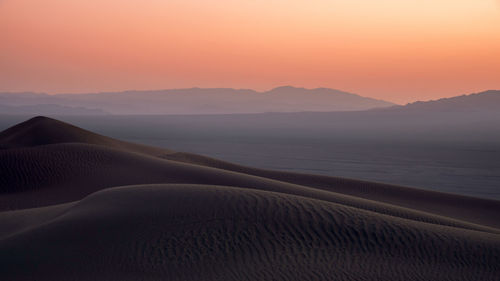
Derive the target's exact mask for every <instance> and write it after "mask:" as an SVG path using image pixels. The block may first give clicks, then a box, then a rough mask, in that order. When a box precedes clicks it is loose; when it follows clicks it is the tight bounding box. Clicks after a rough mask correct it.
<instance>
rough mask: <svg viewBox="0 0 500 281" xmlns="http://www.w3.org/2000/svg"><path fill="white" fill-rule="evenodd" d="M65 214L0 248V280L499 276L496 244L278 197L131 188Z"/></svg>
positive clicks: (213, 189) (0, 241)
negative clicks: (0, 277) (34, 277)
mask: <svg viewBox="0 0 500 281" xmlns="http://www.w3.org/2000/svg"><path fill="white" fill-rule="evenodd" d="M61 209H64V212H62V213H60V214H55V215H53V216H47V218H46V219H45V221H44V222H43V223H41V224H39V225H34V226H33V227H31V228H29V227H27V228H25V229H24V230H22V231H18V232H15V233H11V234H10V235H7V236H6V237H3V238H0V274H1V276H2V277H3V278H7V280H32V278H33V276H36V280H55V279H57V280H454V281H456V280H498V279H497V278H498V273H499V272H500V240H499V239H498V235H494V234H487V233H482V232H476V231H470V230H463V229H460V230H458V229H456V228H451V227H445V226H437V225H432V224H426V223H419V222H412V221H408V220H402V219H398V218H394V217H391V216H385V215H380V214H375V213H372V212H366V211H363V210H359V209H355V208H350V207H346V206H343V205H339V204H334V203H329V202H325V201H320V200H314V199H308V198H304V197H297V196H293V195H286V194H281V193H274V192H266V191H257V190H249V189H241V188H229V187H217V186H196V185H156V186H133V187H122V188H112V189H107V190H105V191H101V192H98V193H95V194H93V195H91V196H89V197H87V198H85V199H83V200H82V201H81V202H78V203H76V204H73V205H69V206H63V207H61ZM45 211H46V212H52V211H51V210H45ZM23 212H25V211H17V212H14V213H15V214H11V216H14V217H15V216H16V215H19V216H25V217H29V214H27V215H26V214H23ZM42 212H43V211H42ZM59 212H61V210H59ZM9 213H10V212H9ZM3 215H5V213H0V223H1V222H2V220H1V218H2V216H3Z"/></svg>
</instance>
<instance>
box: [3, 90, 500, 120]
mask: <svg viewBox="0 0 500 281" xmlns="http://www.w3.org/2000/svg"><path fill="white" fill-rule="evenodd" d="M367 110H368V111H372V110H375V111H385V112H407V113H430V112H442V113H445V112H492V113H495V112H500V91H497V90H490V91H485V92H481V93H474V94H470V95H463V96H457V97H452V98H443V99H439V100H432V101H425V102H422V101H419V102H414V103H410V104H407V105H395V104H393V103H390V102H386V101H382V100H376V99H372V98H367V97H362V96H359V95H356V94H352V93H347V92H343V91H339V90H334V89H328V88H317V89H305V88H296V87H291V86H284V87H278V88H275V89H272V90H270V91H267V92H257V91H254V90H247V89H230V88H219V89H217V88H213V89H202V88H191V89H172V90H159V91H125V92H106V93H91V94H57V95H48V94H43V93H30V92H25V93H0V114H9V115H12V114H18V115H26V114H28V115H29V114H32V115H102V114H115V115H163V114H167V115H170V114H172V115H176V114H186V115H193V114H195V115H196V114H241V113H245V114H252V113H294V112H344V111H367Z"/></svg>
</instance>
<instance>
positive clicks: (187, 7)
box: [0, 0, 500, 103]
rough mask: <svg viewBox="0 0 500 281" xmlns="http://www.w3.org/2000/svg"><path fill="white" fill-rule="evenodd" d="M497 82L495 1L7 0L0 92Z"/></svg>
mask: <svg viewBox="0 0 500 281" xmlns="http://www.w3.org/2000/svg"><path fill="white" fill-rule="evenodd" d="M281 85H294V86H301V87H308V88H314V87H331V88H337V89H341V90H346V91H350V92H355V93H358V94H361V95H364V96H369V97H375V98H380V99H385V100H389V101H393V102H397V103H406V102H410V101H415V100H428V99H436V98H440V97H449V96H455V95H460V94H464V93H471V92H478V91H482V90H486V89H500V1H498V0H418V1H417V0H380V1H375V0H349V1H347V0H346V1H340V0H253V1H249V0H245V1H243V0H240V1H237V0H221V1H207V0H170V1H162V0H120V1H119V0H85V1H83V0H72V1H68V0H44V1H41V0H0V91H37V92H49V93H68V92H69V93H73V92H74V93H78V92H96V91H115V90H129V89H165V88H184V87H194V86H197V87H233V88H252V89H256V90H267V89H270V88H273V87H276V86H281Z"/></svg>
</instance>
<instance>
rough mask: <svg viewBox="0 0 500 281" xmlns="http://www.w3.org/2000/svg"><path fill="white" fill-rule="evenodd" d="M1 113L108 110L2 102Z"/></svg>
mask: <svg viewBox="0 0 500 281" xmlns="http://www.w3.org/2000/svg"><path fill="white" fill-rule="evenodd" d="M0 114H27V115H38V114H44V115H102V114H106V112H104V111H103V110H101V109H90V108H85V107H73V106H64V105H58V104H35V105H18V106H12V105H3V104H0Z"/></svg>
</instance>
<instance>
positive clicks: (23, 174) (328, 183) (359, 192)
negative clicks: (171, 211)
mask: <svg viewBox="0 0 500 281" xmlns="http://www.w3.org/2000/svg"><path fill="white" fill-rule="evenodd" d="M65 143H78V144H82V145H84V144H87V145H88V144H92V145H95V149H96V151H92V149H94V148H92V149H90V148H87V149H86V151H85V152H82V151H81V147H80V148H77V147H75V148H68V147H65V148H63V147H59V148H55V147H51V148H46V147H45V146H47V145H59V144H65ZM97 146H100V148H98V147H97ZM0 147H3V148H7V149H3V150H2V149H0V160H1V161H0V166H2V169H3V173H0V192H1V193H6V192H7V193H11V194H9V195H6V196H1V197H0V201H1V202H0V210H5V209H12V208H25V207H37V206H44V205H47V204H53V203H62V202H67V201H64V200H79V199H81V198H82V197H83V196H85V195H88V194H89V193H91V192H94V191H97V190H99V189H101V188H106V187H111V186H116V185H127V184H141V183H146V184H147V183H162V182H163V183H172V182H174V183H175V182H178V181H173V177H172V174H175V173H176V170H175V169H173V170H168V169H165V168H164V167H163V168H159V167H158V165H159V166H162V165H164V164H158V163H159V162H156V164H151V163H150V162H151V160H148V161H147V162H148V163H149V164H145V165H142V167H138V166H139V165H138V163H143V162H144V159H143V157H140V156H134V157H129V156H127V157H125V158H123V157H114V156H113V157H111V158H109V157H108V156H109V155H108V153H107V152H106V153H102V152H103V147H104V148H109V149H112V150H113V149H114V150H121V151H122V152H123V153H125V154H130V153H139V154H143V155H144V156H158V157H160V158H163V159H168V160H172V161H177V162H183V163H189V164H195V165H199V166H205V167H212V168H217V169H219V170H220V169H222V170H227V171H230V172H237V173H239V174H243V175H251V176H257V177H261V178H268V179H271V180H278V181H282V182H286V183H291V184H296V185H302V186H307V187H313V188H318V189H323V190H326V191H333V192H336V193H342V194H346V195H350V196H356V197H360V198H364V199H368V200H374V201H380V202H384V203H387V204H392V205H397V206H401V207H404V208H410V209H416V210H420V211H424V212H429V213H435V214H439V215H443V216H448V217H454V218H459V219H463V220H466V221H470V222H474V223H479V224H485V225H490V226H495V227H500V222H499V221H498V220H494V219H492V217H494V214H497V213H500V202H498V201H494V200H486V199H479V198H472V197H467V196H460V195H454V194H445V193H440V192H432V191H426V190H420V189H414V188H407V187H401V186H394V185H388V184H378V183H372V182H366V181H359V180H352V179H345V178H336V177H328V176H319V175H308V174H300V173H290V172H281V171H270V170H262V169H257V168H251V167H245V166H240V165H236V164H232V163H227V162H224V161H220V160H217V159H212V158H209V157H205V156H201V155H195V154H190V153H179V152H172V151H169V150H165V149H161V148H154V147H149V146H143V145H138V144H133V143H128V142H123V141H119V140H115V139H112V138H108V137H105V136H101V135H98V134H95V133H92V132H89V131H86V130H84V129H81V128H78V127H75V126H72V125H70V124H67V123H64V122H60V121H57V120H54V119H51V118H47V117H35V118H32V119H30V120H28V121H26V122H23V123H21V124H18V125H16V126H13V127H11V128H9V129H7V130H5V131H4V132H2V133H0ZM30 147H31V148H33V149H29V148H30ZM74 149H75V151H72V150H74ZM79 149H80V150H79ZM113 153H114V155H115V156H116V154H117V153H116V152H113ZM82 154H83V155H82ZM106 155H107V156H106ZM119 159H121V160H119ZM117 161H120V163H117ZM136 162H137V163H136ZM112 165H117V167H119V168H114V169H112V168H111V169H109V167H110V166H112ZM96 167H102V169H98V168H96ZM144 167H149V168H148V169H144ZM120 169H121V170H120ZM134 169H137V171H136V170H134ZM159 170H161V171H162V172H161V173H162V175H159V174H158V171H159ZM108 172H109V173H108ZM196 172H197V171H193V174H191V175H189V176H186V175H184V176H182V180H181V181H180V182H182V183H204V182H202V181H201V178H200V177H199V176H198V175H197V174H196ZM106 173H108V174H106ZM165 175H168V176H165ZM214 176H215V175H213V176H211V178H213V177H214ZM174 178H175V177H174ZM190 179H194V180H190ZM207 183H210V184H218V183H219V182H215V183H214V182H213V181H209V182H207ZM46 188H50V189H51V191H50V192H45V193H43V195H42V194H40V193H38V194H37V193H36V192H33V190H39V191H40V190H42V189H46ZM52 189H57V190H62V189H64V192H62V193H61V192H59V193H58V192H55V191H54V190H52ZM26 191H28V193H27V194H24V195H23V196H20V194H19V193H20V192H26ZM12 193H17V194H16V195H12ZM64 194H66V195H69V194H72V195H71V196H69V197H68V196H65V195H64ZM2 202H4V203H2Z"/></svg>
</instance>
